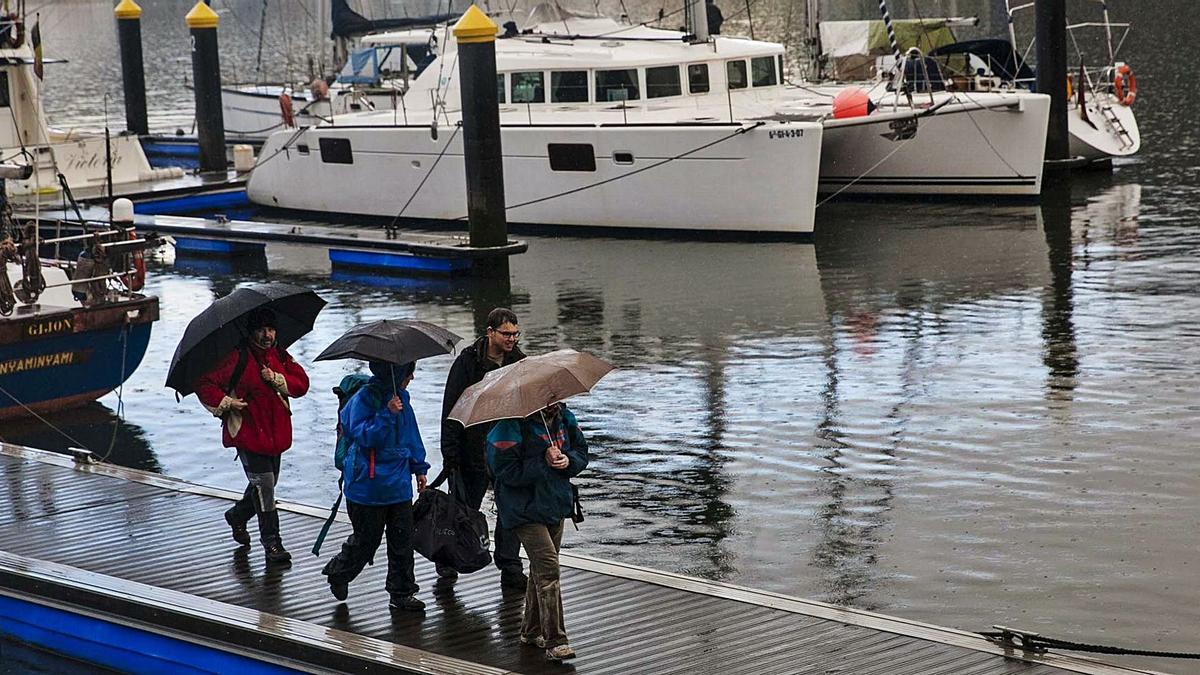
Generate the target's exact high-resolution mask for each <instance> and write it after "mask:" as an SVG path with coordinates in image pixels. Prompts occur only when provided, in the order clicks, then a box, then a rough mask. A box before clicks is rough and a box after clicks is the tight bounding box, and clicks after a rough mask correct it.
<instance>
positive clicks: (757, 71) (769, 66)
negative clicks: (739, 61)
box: [750, 56, 778, 87]
mask: <svg viewBox="0 0 1200 675" xmlns="http://www.w3.org/2000/svg"><path fill="white" fill-rule="evenodd" d="M750 81H751V82H752V83H753V84H754V86H756V87H770V86H772V85H774V84H778V80H777V79H776V77H775V58H774V57H771V56H757V57H755V58H753V59H751V60H750Z"/></svg>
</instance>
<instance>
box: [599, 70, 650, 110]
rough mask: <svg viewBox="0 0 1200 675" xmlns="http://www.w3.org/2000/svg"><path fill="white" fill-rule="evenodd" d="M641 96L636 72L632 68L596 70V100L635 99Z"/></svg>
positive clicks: (607, 101)
mask: <svg viewBox="0 0 1200 675" xmlns="http://www.w3.org/2000/svg"><path fill="white" fill-rule="evenodd" d="M639 98H641V92H640V91H639V89H638V72H637V70H636V69H634V68H625V69H622V70H597V71H596V101H597V102H598V103H611V102H614V101H636V100H638V99H639Z"/></svg>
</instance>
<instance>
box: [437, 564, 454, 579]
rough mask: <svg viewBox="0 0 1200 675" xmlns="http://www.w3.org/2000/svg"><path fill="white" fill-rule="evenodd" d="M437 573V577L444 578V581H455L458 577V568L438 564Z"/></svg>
mask: <svg viewBox="0 0 1200 675" xmlns="http://www.w3.org/2000/svg"><path fill="white" fill-rule="evenodd" d="M437 575H438V579H445V580H446V581H456V580H457V579H458V570H456V569H454V568H453V567H445V566H443V565H438V566H437Z"/></svg>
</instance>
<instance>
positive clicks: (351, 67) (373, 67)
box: [337, 46, 414, 86]
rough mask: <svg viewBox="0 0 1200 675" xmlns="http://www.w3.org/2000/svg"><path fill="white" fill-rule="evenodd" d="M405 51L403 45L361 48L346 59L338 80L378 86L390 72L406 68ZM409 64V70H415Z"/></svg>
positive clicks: (343, 82) (345, 82) (346, 82)
mask: <svg viewBox="0 0 1200 675" xmlns="http://www.w3.org/2000/svg"><path fill="white" fill-rule="evenodd" d="M404 58H405V51H404V48H403V47H402V46H395V47H391V46H388V47H368V48H367V49H360V50H359V51H356V52H354V53H353V54H351V55H350V58H349V59H346V65H345V66H343V67H342V72H340V73H338V78H337V81H338V82H341V83H342V84H365V85H372V86H378V85H379V83H380V82H381V81H382V79H383V76H384V75H385V74H386V73H388V72H397V73H398V72H400V71H402V70H404ZM413 69H414V67H413V64H411V63H410V64H409V70H410V72H411V70H413Z"/></svg>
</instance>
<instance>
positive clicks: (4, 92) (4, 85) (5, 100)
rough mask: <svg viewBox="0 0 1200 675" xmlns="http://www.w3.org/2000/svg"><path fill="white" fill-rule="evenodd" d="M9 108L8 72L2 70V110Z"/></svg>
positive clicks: (0, 71) (0, 94)
mask: <svg viewBox="0 0 1200 675" xmlns="http://www.w3.org/2000/svg"><path fill="white" fill-rule="evenodd" d="M7 107H9V102H8V71H7V70H0V108H7Z"/></svg>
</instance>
